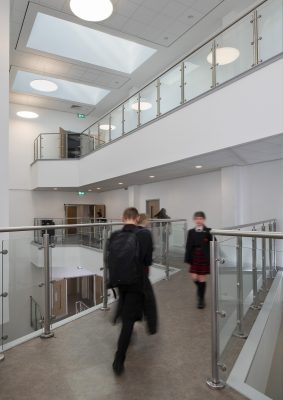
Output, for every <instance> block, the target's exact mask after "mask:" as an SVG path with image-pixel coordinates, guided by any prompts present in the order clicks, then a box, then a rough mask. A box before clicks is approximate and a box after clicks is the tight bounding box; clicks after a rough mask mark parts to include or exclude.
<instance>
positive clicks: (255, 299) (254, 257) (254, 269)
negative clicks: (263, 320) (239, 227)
mask: <svg viewBox="0 0 283 400" xmlns="http://www.w3.org/2000/svg"><path fill="white" fill-rule="evenodd" d="M253 230H254V231H255V230H256V229H255V228H254V229H253ZM256 246H257V240H256V238H255V237H254V238H252V272H253V304H252V305H251V307H250V308H251V309H252V310H259V309H260V308H261V306H260V304H259V301H258V290H257V277H258V276H257V248H256Z"/></svg>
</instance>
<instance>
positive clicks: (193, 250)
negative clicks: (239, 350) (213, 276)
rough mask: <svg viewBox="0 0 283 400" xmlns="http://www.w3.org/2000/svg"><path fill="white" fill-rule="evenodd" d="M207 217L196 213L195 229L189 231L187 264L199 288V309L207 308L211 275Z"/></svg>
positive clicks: (202, 213)
mask: <svg viewBox="0 0 283 400" xmlns="http://www.w3.org/2000/svg"><path fill="white" fill-rule="evenodd" d="M205 220H206V216H205V213H204V212H203V211H197V212H195V213H194V216H193V221H194V224H195V227H194V228H193V229H190V230H189V231H188V237H187V243H186V253H185V263H187V264H188V265H189V272H190V273H191V276H192V279H193V281H194V283H195V285H196V287H197V298H198V303H197V307H198V308H200V309H202V308H204V307H205V300H204V298H205V291H206V277H207V275H208V274H209V273H210V241H211V240H212V236H211V233H210V230H211V229H210V228H207V227H206V226H205Z"/></svg>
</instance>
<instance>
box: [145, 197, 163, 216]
mask: <svg viewBox="0 0 283 400" xmlns="http://www.w3.org/2000/svg"><path fill="white" fill-rule="evenodd" d="M159 210H160V200H159V199H154V200H147V201H146V214H147V215H148V216H149V218H154V216H155V215H156V214H157V213H158V211H159Z"/></svg>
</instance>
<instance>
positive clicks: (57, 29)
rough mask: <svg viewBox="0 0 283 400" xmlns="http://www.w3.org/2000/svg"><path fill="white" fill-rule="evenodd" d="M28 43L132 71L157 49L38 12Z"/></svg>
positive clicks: (95, 62)
mask: <svg viewBox="0 0 283 400" xmlns="http://www.w3.org/2000/svg"><path fill="white" fill-rule="evenodd" d="M27 47H29V48H31V49H35V50H39V51H43V52H45V53H49V54H55V55H58V56H61V57H66V58H69V59H74V60H79V61H82V62H85V63H89V64H93V65H97V66H100V67H104V68H109V69H112V70H116V71H121V72H125V73H127V74H131V73H132V72H133V71H135V70H136V69H137V68H138V67H139V66H140V65H142V64H143V63H144V62H145V61H146V60H148V59H149V58H150V57H151V56H152V55H153V54H154V53H155V52H156V49H153V48H151V47H147V46H144V45H141V44H139V43H136V42H132V41H130V40H127V39H123V38H120V37H117V36H113V35H110V34H108V33H104V32H100V31H97V30H95V29H91V28H88V27H86V26H82V25H78V24H75V23H73V22H70V21H66V20H63V19H60V18H56V17H53V16H50V15H46V14H42V13H40V12H39V13H37V15H36V18H35V21H34V25H33V28H32V31H31V33H30V36H29V39H28V42H27Z"/></svg>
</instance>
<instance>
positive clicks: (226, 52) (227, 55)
mask: <svg viewBox="0 0 283 400" xmlns="http://www.w3.org/2000/svg"><path fill="white" fill-rule="evenodd" d="M239 56H240V51H239V50H238V49H236V48H235V47H219V48H217V49H216V64H218V65H226V64H230V63H232V62H234V61H236V60H237V58H239ZM212 58H213V57H212V52H211V53H209V54H208V56H207V61H208V62H209V64H212Z"/></svg>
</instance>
